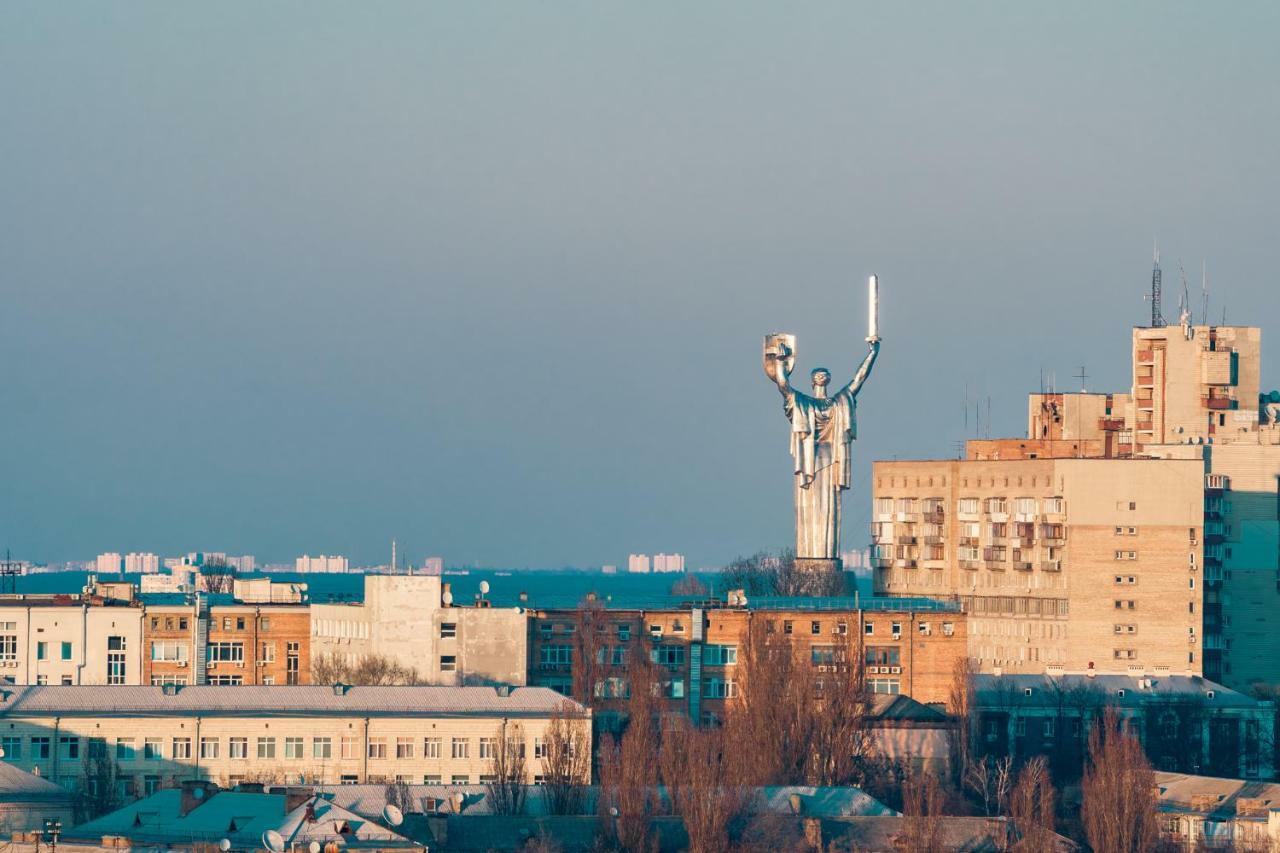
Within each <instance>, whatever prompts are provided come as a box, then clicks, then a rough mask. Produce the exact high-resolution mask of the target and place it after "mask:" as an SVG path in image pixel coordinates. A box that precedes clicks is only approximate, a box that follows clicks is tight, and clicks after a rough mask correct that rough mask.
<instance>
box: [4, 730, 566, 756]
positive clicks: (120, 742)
mask: <svg viewBox="0 0 1280 853" xmlns="http://www.w3.org/2000/svg"><path fill="white" fill-rule="evenodd" d="M27 740H28V741H29V743H28V747H29V750H30V752H29V753H28V755H29V757H30V758H31V759H33V760H40V759H46V758H51V757H52V750H53V739H52V738H50V737H47V736H35V737H31V738H28V739H27ZM84 740H86V739H84V738H80V737H77V736H74V735H63V736H61V737H59V738H58V754H59V757H61V758H65V759H70V760H74V759H78V758H80V757H81V748H82V741H84ZM87 741H88V747H87V749H88V750H89V754H90V755H93V754H94V751H95V750H101V751H102V754H103V755H105V754H106V741H105V740H98V739H94V738H89V739H87ZM224 743H225V747H226V756H227V757H228V758H234V759H247V758H249V757H250V753H251V752H252V754H253V757H254V758H258V759H274V758H277V757H282V758H285V759H291V760H301V759H303V758H306V757H307V748H306V746H307V745H306V739H305V738H303V737H301V736H290V737H284V738H276V737H259V738H256V739H255V740H254V741H252V742H251V741H250V739H249V738H248V737H237V736H232V737H228V738H225V740H224V739H223V738H219V737H201V738H200V739H199V742H198V743H196V742H195V741H194V740H193V739H192V738H190V737H174V738H169V739H168V740H167V741H166V739H165V738H160V737H145V738H143V739H142V741H141V744H139V742H138V740H137V739H136V738H116V740H115V757H116V760H117V761H134V760H137V759H139V758H141V759H142V760H144V761H159V760H162V759H164V758H171V759H175V760H181V759H190V758H193V757H194V753H195V750H196V749H197V748H198V750H199V755H200V758H221V757H222V754H223V745H224ZM497 744H498V739H497V738H496V737H482V738H479V740H478V747H479V749H478V752H477V756H478V757H479V758H481V759H492V758H495V757H496V754H497V748H498V747H497ZM23 745H24V744H23V738H21V737H17V736H5V737H2V738H0V749H3V750H4V758H5V759H6V760H8V761H11V762H17V761H21V760H22V758H23ZM471 745H472V740H471V739H470V738H464V737H455V738H449V740H448V752H449V757H450V758H457V759H466V758H470V757H471V753H472V749H471ZM139 746H141V753H139V751H138V749H139ZM277 746H279V747H281V748H280V749H279V750H277ZM337 746H338V753H337V757H338V758H341V759H356V758H360V757H361V749H362V747H361V739H360V738H358V737H354V736H343V737H341V738H339V739H338V744H337ZM166 748H167V750H168V752H167V754H166ZM364 749H365V750H366V752H367V757H368V758H375V759H376V758H397V759H412V758H416V757H418V756H419V755H421V757H422V758H428V759H430V758H443V757H444V751H445V739H444V738H439V737H428V738H422V739H421V740H419V739H418V738H416V737H396V738H386V737H371V738H369V739H368V742H367V744H366V745H365V747H364ZM520 751H521V753H522V754H523V753H524V751H525V745H524V744H521V745H520ZM533 755H534V758H545V757H546V743H545V742H544V741H543V739H542V738H534V740H533ZM310 757H311V758H319V759H329V758H333V757H334V739H333V738H331V737H312V738H311V750H310Z"/></svg>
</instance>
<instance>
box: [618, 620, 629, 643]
mask: <svg viewBox="0 0 1280 853" xmlns="http://www.w3.org/2000/svg"><path fill="white" fill-rule="evenodd" d="M617 629H618V639H619V640H620V641H622V642H624V643H625V642H627V641H628V640H630V639H631V626H630V625H628V624H627V623H625V622H619V623H618V626H617Z"/></svg>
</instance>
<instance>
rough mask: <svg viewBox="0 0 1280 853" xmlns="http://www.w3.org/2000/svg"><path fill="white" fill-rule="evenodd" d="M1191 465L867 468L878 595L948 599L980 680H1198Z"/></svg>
mask: <svg viewBox="0 0 1280 853" xmlns="http://www.w3.org/2000/svg"><path fill="white" fill-rule="evenodd" d="M1203 476H1204V475H1203V467H1202V466H1201V464H1200V463H1199V462H1198V461H1196V460H1155V459H1020V460H1011V461H1009V460H1000V461H991V460H945V461H911V462H876V463H875V464H874V467H873V477H872V478H873V502H874V506H873V512H874V515H873V519H874V520H873V522H872V537H873V540H874V542H875V554H874V556H873V562H874V563H875V565H876V568H875V575H874V584H875V589H876V592H877V593H878V594H881V595H894V596H930V597H941V596H957V597H959V599H960V600H961V602H962V603H963V605H964V609H965V611H966V612H967V613H968V615H969V627H968V631H969V652H970V655H971V656H972V657H973V658H974V659H975V660H976V661H977V662H978V663H979V665H980V667H981V668H982V669H984V670H986V671H995V670H997V669H999V670H1001V671H1008V672H1027V673H1039V672H1046V671H1086V670H1089V669H1093V670H1095V671H1120V672H1128V671H1135V670H1137V671H1176V672H1191V673H1197V674H1198V673H1200V672H1201V671H1202V666H1203V663H1202V660H1203V658H1202V640H1201V628H1200V626H1201V620H1202V615H1203V614H1202V601H1203V584H1202V581H1201V577H1202V572H1201V566H1202V563H1203V544H1204V537H1203V506H1202V505H1203V482H1204V481H1203Z"/></svg>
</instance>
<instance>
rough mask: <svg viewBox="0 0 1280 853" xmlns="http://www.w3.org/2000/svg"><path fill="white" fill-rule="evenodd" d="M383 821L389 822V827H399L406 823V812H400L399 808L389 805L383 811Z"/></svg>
mask: <svg viewBox="0 0 1280 853" xmlns="http://www.w3.org/2000/svg"><path fill="white" fill-rule="evenodd" d="M382 819H383V820H385V821H386V822H387V825H388V826H399V825H400V824H402V823H404V812H402V811H400V809H399V808H398V807H397V806H394V805H392V804H391V803H387V807H386V808H385V809H383V810H382Z"/></svg>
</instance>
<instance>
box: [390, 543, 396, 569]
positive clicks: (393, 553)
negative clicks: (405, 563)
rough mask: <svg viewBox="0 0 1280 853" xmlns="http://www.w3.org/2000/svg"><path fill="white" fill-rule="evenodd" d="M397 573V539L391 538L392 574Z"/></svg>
mask: <svg viewBox="0 0 1280 853" xmlns="http://www.w3.org/2000/svg"><path fill="white" fill-rule="evenodd" d="M395 573H396V540H394V539H392V540H391V574H393V575H394V574H395Z"/></svg>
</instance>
